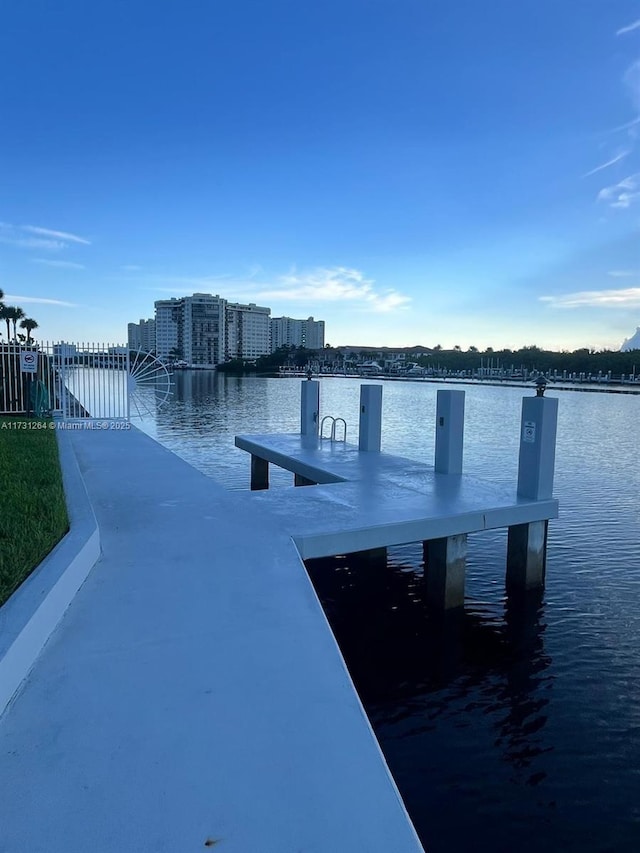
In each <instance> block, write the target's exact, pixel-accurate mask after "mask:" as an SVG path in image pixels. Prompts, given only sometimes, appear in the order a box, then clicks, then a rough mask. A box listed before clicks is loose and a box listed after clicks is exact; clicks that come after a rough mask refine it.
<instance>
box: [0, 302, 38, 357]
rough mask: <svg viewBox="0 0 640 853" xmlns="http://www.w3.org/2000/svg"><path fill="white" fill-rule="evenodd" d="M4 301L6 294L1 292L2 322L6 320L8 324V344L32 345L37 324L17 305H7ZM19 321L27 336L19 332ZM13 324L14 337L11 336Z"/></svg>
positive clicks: (0, 310)
mask: <svg viewBox="0 0 640 853" xmlns="http://www.w3.org/2000/svg"><path fill="white" fill-rule="evenodd" d="M3 300H4V292H3V291H2V290H0V321H2V320H4V322H5V323H6V324H7V343H14V344H17V343H26V344H30V343H31V342H32V340H31V332H33V330H34V329H37V328H38V324H37V322H36V321H35V320H32V319H31V317H27V315H26V314H25V313H24V311H23V310H22V308H19V307H18V306H17V305H5V304H4V301H3ZM18 321H19V322H20V328H21V329H24V330H25V332H26V335H24V334H21V333H20V332H18V330H17V324H18ZM11 324H13V337H12V336H11ZM1 335H2V332H1V331H0V336H1Z"/></svg>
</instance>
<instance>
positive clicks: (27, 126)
mask: <svg viewBox="0 0 640 853" xmlns="http://www.w3.org/2000/svg"><path fill="white" fill-rule="evenodd" d="M0 65H1V66H2V79H3V80H4V86H3V88H2V92H1V93H0V115H1V116H2V125H3V129H2V134H1V136H0V174H1V183H0V188H1V191H0V288H2V289H3V290H4V291H5V294H6V295H5V303H8V304H19V305H21V306H22V307H23V309H24V310H25V312H26V313H27V314H28V315H29V316H31V317H34V318H35V319H36V320H37V321H38V323H39V329H38V330H37V332H36V337H42V338H44V339H49V340H52V339H65V340H96V341H98V340H100V341H102V340H110V341H121V340H125V339H126V325H127V322H129V321H137V320H138V319H139V318H141V317H144V318H146V317H151V316H153V302H154V300H156V299H163V298H167V297H169V296H181V295H184V294H191V293H194V292H206V293H214V294H215V293H217V294H220V295H221V296H224V297H225V298H227V299H230V300H232V301H242V302H257V303H258V304H260V305H268V306H270V307H271V309H272V315H273V316H280V315H283V314H284V315H288V316H293V317H308V316H310V315H313V316H314V317H316V319H324V320H325V321H326V339H327V341H328V342H329V343H331V344H333V345H334V346H338V345H341V344H356V345H358V344H362V345H370V346H374V345H381V346H382V345H386V346H410V345H414V344H422V345H425V346H435V345H436V344H440V345H442V346H444V347H453V346H454V345H459V346H461V347H462V348H463V349H466V348H468V347H469V346H470V345H473V346H476V347H478V348H484V347H486V346H493V347H494V348H502V347H510V348H517V347H519V346H522V345H528V344H537V345H538V346H543V347H546V348H551V349H575V348H578V347H583V346H587V347H595V348H604V347H608V348H614V349H617V348H619V346H620V345H621V343H622V341H623V339H624V338H626V337H630V336H631V334H632V333H633V331H634V329H635V327H636V326H638V325H640V0H584V2H581V3H577V2H575V0H535V2H533V0H518V2H514V0H487V2H480V0H458V2H456V0H428V1H427V0H394V2H390V0H384V2H382V0H324V2H322V3H310V2H303V0H252V2H249V0H183V1H182V2H177V0H171V2H167V1H166V0H156V2H154V3H149V2H148V0H147V2H144V3H143V2H141V0H109V2H105V0H92V2H90V3H87V2H86V0H59V2H57V3H50V2H47V0H30V2H23V3H12V4H4V7H3V9H2V11H1V12H0Z"/></svg>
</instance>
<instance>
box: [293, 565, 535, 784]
mask: <svg viewBox="0 0 640 853" xmlns="http://www.w3.org/2000/svg"><path fill="white" fill-rule="evenodd" d="M307 569H308V571H309V574H310V576H311V578H312V580H313V583H314V586H315V587H316V590H317V592H318V595H319V597H320V600H321V601H322V603H323V606H324V608H325V611H326V613H327V616H328V618H329V621H330V624H331V626H332V629H333V631H334V633H335V635H336V638H337V640H338V643H339V645H340V648H341V650H342V652H343V654H344V657H345V660H346V662H347V665H348V667H349V670H350V672H351V675H352V678H353V680H354V683H355V684H356V687H357V689H358V693H359V695H360V697H361V699H362V701H363V703H364V705H365V707H366V708H367V711H368V713H369V714H370V716H371V719H372V722H373V725H374V728H376V731H377V733H378V735H379V737H380V739H381V743H382V746H383V749H384V750H385V752H387V747H388V746H389V744H390V743H391V742H392V741H394V740H397V739H404V738H410V739H411V740H412V742H413V743H414V745H416V748H419V746H418V744H419V743H420V740H419V736H420V735H421V734H426V733H427V732H431V731H433V730H435V729H437V728H438V726H439V723H440V722H441V720H443V721H446V722H448V723H451V722H454V724H455V725H457V726H460V725H461V726H464V727H465V728H470V729H473V727H474V725H475V724H476V722H477V721H479V722H480V723H481V725H484V724H485V721H486V719H487V717H488V718H489V720H490V722H491V726H492V728H493V730H494V736H493V747H494V749H496V750H497V751H498V752H499V753H500V755H501V757H502V760H503V761H504V762H505V763H506V764H507V765H509V766H510V768H511V771H512V775H513V776H517V777H518V778H519V779H520V780H521V781H522V782H524V783H526V784H528V785H536V784H538V783H539V782H540V781H541V780H543V779H544V778H545V776H546V771H545V769H544V767H542V766H541V765H539V763H538V762H537V759H538V758H539V757H540V756H542V755H544V754H545V753H547V752H550V751H551V749H552V747H551V746H550V745H549V744H548V743H545V741H544V731H543V730H544V726H545V723H546V721H547V716H546V708H547V706H548V704H549V701H550V693H549V688H550V687H551V685H552V679H551V677H550V676H549V675H548V674H547V669H548V667H549V666H550V664H551V658H550V656H549V655H548V654H546V653H545V651H544V631H545V622H544V605H543V597H542V593H541V592H539V591H535V592H533V593H530V594H527V595H522V596H519V597H510V598H509V599H505V602H504V614H503V618H501V619H498V618H496V617H495V616H493V615H491V614H488V613H487V612H485V611H484V609H483V608H482V607H479V608H478V609H475V608H474V602H473V601H467V606H466V607H465V608H464V610H463V609H458V610H455V611H451V612H439V613H438V612H436V611H433V610H432V609H431V608H429V607H428V606H427V603H426V597H425V596H424V595H423V584H424V575H423V570H422V569H421V568H416V567H415V566H412V565H411V564H407V563H402V562H398V561H397V560H396V561H392V560H389V561H387V559H386V557H385V556H384V553H376V554H375V555H373V556H371V555H367V554H350V555H346V556H341V557H336V558H332V559H323V560H310V561H308V562H307ZM424 743H425V748H427V747H426V744H427V743H429V746H428V748H429V749H430V750H431V749H432V744H431V742H428V741H425V742H424ZM389 754H390V755H393V754H394V749H393V748H391V749H390V750H389ZM412 761H416V755H415V753H414V754H413V758H412ZM390 763H391V767H392V770H393V771H394V773H395V770H396V768H395V767H394V764H393V760H391V759H390ZM417 763H418V765H419V764H420V759H419V758H418V759H417ZM398 775H399V776H400V777H402V773H399V774H398Z"/></svg>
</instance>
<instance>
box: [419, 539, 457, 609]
mask: <svg viewBox="0 0 640 853" xmlns="http://www.w3.org/2000/svg"><path fill="white" fill-rule="evenodd" d="M423 553H424V562H425V568H424V581H425V587H426V597H427V602H428V603H429V605H430V606H432V607H434V608H437V609H438V610H452V609H453V608H456V607H463V606H464V576H465V566H466V561H467V534H466V533H460V534H458V535H456V536H447V537H445V538H443V539H430V540H428V541H427V542H424V543H423Z"/></svg>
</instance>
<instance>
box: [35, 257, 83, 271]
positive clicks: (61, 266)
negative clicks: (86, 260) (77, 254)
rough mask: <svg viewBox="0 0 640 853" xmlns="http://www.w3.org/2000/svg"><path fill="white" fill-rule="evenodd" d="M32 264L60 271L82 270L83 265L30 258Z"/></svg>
mask: <svg viewBox="0 0 640 853" xmlns="http://www.w3.org/2000/svg"><path fill="white" fill-rule="evenodd" d="M31 260H32V263H34V264H44V266H47V267H55V268H56V269H61V270H83V269H85V267H84V265H83V264H76V263H74V262H73V261H50V260H48V259H47V258H32V259H31Z"/></svg>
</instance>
